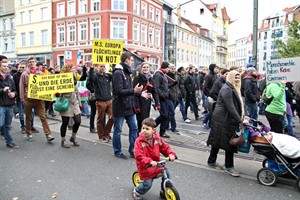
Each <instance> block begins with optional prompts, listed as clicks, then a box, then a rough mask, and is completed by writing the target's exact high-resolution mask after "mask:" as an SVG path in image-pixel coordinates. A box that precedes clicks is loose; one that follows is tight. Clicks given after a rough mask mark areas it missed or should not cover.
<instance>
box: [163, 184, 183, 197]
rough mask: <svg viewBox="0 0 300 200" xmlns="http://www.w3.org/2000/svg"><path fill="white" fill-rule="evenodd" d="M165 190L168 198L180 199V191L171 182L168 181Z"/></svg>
mask: <svg viewBox="0 0 300 200" xmlns="http://www.w3.org/2000/svg"><path fill="white" fill-rule="evenodd" d="M164 192H165V198H166V199H167V200H180V196H179V193H178V191H177V189H176V188H175V187H174V186H173V185H172V183H171V182H167V184H166V190H165V191H164Z"/></svg>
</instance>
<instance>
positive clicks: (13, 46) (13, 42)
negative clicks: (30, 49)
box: [10, 38, 16, 51]
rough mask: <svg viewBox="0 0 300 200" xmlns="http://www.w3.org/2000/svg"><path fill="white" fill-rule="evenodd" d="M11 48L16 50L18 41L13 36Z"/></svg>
mask: <svg viewBox="0 0 300 200" xmlns="http://www.w3.org/2000/svg"><path fill="white" fill-rule="evenodd" d="M10 40H11V50H12V51H15V50H16V41H15V38H11V39H10Z"/></svg>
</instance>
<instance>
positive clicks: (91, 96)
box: [86, 65, 105, 133]
mask: <svg viewBox="0 0 300 200" xmlns="http://www.w3.org/2000/svg"><path fill="white" fill-rule="evenodd" d="M95 66H96V67H97V68H98V67H99V66H98V65H95ZM95 73H97V70H96V72H95V71H94V65H91V66H90V70H89V75H88V78H87V81H86V88H87V89H88V90H89V105H90V108H91V115H90V132H91V133H97V129H96V128H95V116H96V112H97V108H96V99H95V89H94V83H93V81H91V78H93V77H94V74H95ZM104 120H105V119H104Z"/></svg>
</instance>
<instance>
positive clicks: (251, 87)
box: [243, 74, 260, 104]
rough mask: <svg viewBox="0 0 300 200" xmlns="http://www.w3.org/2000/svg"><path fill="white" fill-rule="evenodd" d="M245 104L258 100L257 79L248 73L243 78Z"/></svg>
mask: <svg viewBox="0 0 300 200" xmlns="http://www.w3.org/2000/svg"><path fill="white" fill-rule="evenodd" d="M243 88H244V97H245V104H255V103H256V102H259V99H260V98H259V91H258V85H257V80H256V79H255V78H254V77H253V76H252V75H250V74H246V75H245V77H244V79H243Z"/></svg>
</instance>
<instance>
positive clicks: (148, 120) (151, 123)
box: [142, 117, 156, 128]
mask: <svg viewBox="0 0 300 200" xmlns="http://www.w3.org/2000/svg"><path fill="white" fill-rule="evenodd" d="M144 124H145V125H146V126H150V127H152V128H155V127H156V122H155V120H154V119H153V118H152V117H148V118H146V119H144V120H143V122H142V125H144Z"/></svg>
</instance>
